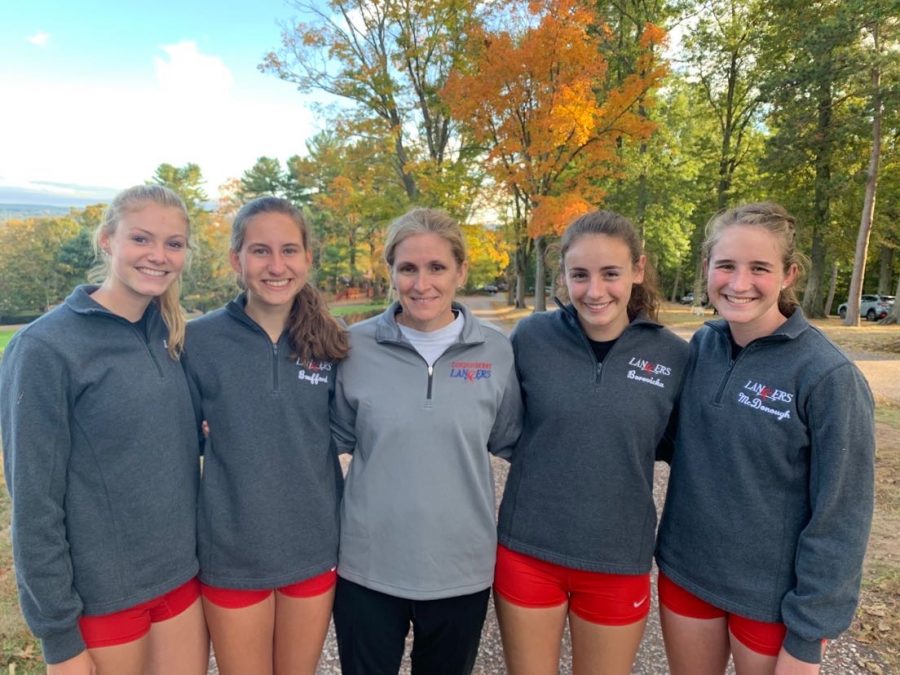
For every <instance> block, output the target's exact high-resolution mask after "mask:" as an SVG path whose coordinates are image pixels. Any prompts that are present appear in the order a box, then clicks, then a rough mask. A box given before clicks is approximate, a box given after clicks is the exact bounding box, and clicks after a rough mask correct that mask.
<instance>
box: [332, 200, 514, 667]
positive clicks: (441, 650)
mask: <svg viewBox="0 0 900 675" xmlns="http://www.w3.org/2000/svg"><path fill="white" fill-rule="evenodd" d="M384 257H385V261H386V262H387V264H388V267H389V268H390V275H391V282H392V284H393V287H394V290H395V292H396V294H397V298H398V299H397V301H396V302H394V303H393V304H392V305H391V306H390V307H388V309H387V310H386V311H385V312H384V313H383V314H381V315H379V316H377V317H375V318H373V319H369V320H368V321H364V322H362V323H358V324H356V325H354V326H352V327H351V328H350V346H351V350H350V356H349V357H348V358H347V359H345V360H344V361H343V362H341V364H340V366H339V368H338V379H337V389H336V391H335V399H334V407H333V410H332V429H333V433H334V438H335V441H336V443H337V446H338V450H339V451H341V452H348V453H352V454H353V461H352V462H351V463H350V472H349V474H348V476H347V484H346V487H345V491H344V499H343V502H342V505H341V547H340V563H339V565H338V585H337V594H336V597H335V609H334V620H335V628H336V629H337V638H338V647H339V650H340V658H341V668H342V671H343V672H344V673H345V674H347V675H353V674H369V673H396V672H397V671H398V670H399V668H400V663H401V658H402V656H403V648H404V640H405V638H406V635H407V633H408V632H409V628H410V624H412V627H413V632H414V636H415V637H414V642H413V649H412V669H413V672H414V673H421V674H428V675H440V674H441V673H446V674H447V675H452V674H460V675H462V674H465V673H470V672H471V671H472V667H473V665H474V663H475V657H476V655H477V653H478V645H479V641H480V638H481V627H482V624H483V623H484V618H485V613H486V610H487V603H488V594H489V592H490V586H491V580H492V579H493V574H494V553H495V549H496V531H495V525H494V489H493V488H494V486H493V477H492V474H491V465H490V454H489V453H493V454H497V455H500V456H503V457H508V456H509V455H508V453H509V450H510V448H511V446H512V445H513V444H514V443H515V440H516V438H517V437H518V434H519V425H520V419H519V418H520V407H521V401H520V399H519V385H518V381H517V380H516V375H515V369H514V366H513V358H512V350H511V348H510V345H509V342H508V340H507V339H506V338H505V337H504V336H503V335H502V334H500V333H499V332H498V331H496V330H494V329H493V328H490V327H488V326H487V325H485V324H483V323H481V322H480V321H479V320H478V319H476V318H475V317H474V316H472V314H471V313H470V312H469V310H468V309H466V307H465V306H464V305H461V304H459V303H458V302H456V301H455V295H456V290H457V289H458V288H460V287H461V286H462V285H463V284H464V283H465V278H466V271H467V267H468V263H467V262H466V251H465V244H464V241H463V237H462V232H461V231H460V228H459V226H458V225H457V223H456V222H455V221H454V220H453V219H452V218H450V217H449V216H447V215H446V214H444V213H442V212H440V211H435V210H432V209H414V210H412V211H410V212H409V213H407V214H405V215H403V216H401V217H400V218H398V219H397V220H395V221H394V222H393V223H392V224H391V226H390V229H389V230H388V235H387V241H386V242H385V253H384Z"/></svg>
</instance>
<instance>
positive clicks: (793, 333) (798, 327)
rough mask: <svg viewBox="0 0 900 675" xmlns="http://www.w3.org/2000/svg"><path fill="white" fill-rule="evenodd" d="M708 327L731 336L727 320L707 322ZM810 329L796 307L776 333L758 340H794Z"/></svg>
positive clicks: (801, 312)
mask: <svg viewBox="0 0 900 675" xmlns="http://www.w3.org/2000/svg"><path fill="white" fill-rule="evenodd" d="M706 325H707V326H709V327H710V328H712V329H713V330H714V331H716V332H717V333H720V334H722V335H724V336H725V337H726V338H727V337H729V336H730V335H731V330H730V329H729V328H728V322H727V321H725V319H716V320H714V321H707V322H706ZM809 327H810V324H809V321H808V320H807V318H806V316H805V315H804V314H803V310H802V309H800V308H799V307H796V308H795V309H794V313H793V314H791V315H790V316H789V317H788V319H787V321H785V322H784V323H783V324H781V325H780V326H779V327H778V328H777V329H776V330H775V332H774V333H770V334H769V335H764V336H763V337H760V338H756V340H767V341H768V340H772V341H775V340H794V339H795V338H798V337H800V336H801V335H802V334H803V333H804V332H805V331H806V330H807V329H808V328H809ZM756 340H753V341H752V342H756Z"/></svg>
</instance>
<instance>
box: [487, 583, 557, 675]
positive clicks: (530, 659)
mask: <svg viewBox="0 0 900 675" xmlns="http://www.w3.org/2000/svg"><path fill="white" fill-rule="evenodd" d="M494 606H495V607H496V609H497V620H498V621H499V623H500V636H501V637H502V639H503V658H504V660H505V661H506V669H507V670H508V671H509V674H510V675H545V674H549V675H556V673H558V672H559V651H560V644H561V643H562V635H563V630H565V627H566V613H567V612H568V605H567V604H566V603H563V604H561V605H558V606H557V607H547V608H543V607H540V608H532V607H519V606H518V605H514V604H512V603H511V602H508V601H506V600H504V599H503V598H502V597H501V596H500V595H498V594H496V593H495V594H494Z"/></svg>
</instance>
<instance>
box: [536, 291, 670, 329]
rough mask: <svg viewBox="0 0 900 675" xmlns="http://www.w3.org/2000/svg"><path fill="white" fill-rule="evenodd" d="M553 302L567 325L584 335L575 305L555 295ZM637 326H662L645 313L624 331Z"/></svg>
mask: <svg viewBox="0 0 900 675" xmlns="http://www.w3.org/2000/svg"><path fill="white" fill-rule="evenodd" d="M553 302H555V303H556V306H557V307H559V308H560V310H562V312H563V315H564V316H565V317H566V320H567V321H568V322H569V324H570V325H571V326H573V327H575V328H577V329H578V330H580V331H581V332H582V333H584V329H583V328H582V327H581V322H580V321H579V320H578V310H576V309H575V305H573V304H572V303H571V302H570V303H569V304H567V305H566V304H563V302H562V300H560V299H559V298H557V297H556V296H555V295H554V296H553ZM638 325H646V326H653V327H656V328H662V324H661V323H658V322H656V321H653V320H652V319H651V318H650V317H649V316H648V315H647V313H646V312H643V311H642V312H640V313H639V314H638V315H637V316H636V317H634V318H633V319H632V320H631V321H629V322H628V325H627V326H626V327H625V330H628V329H629V328H630V327H631V326H638Z"/></svg>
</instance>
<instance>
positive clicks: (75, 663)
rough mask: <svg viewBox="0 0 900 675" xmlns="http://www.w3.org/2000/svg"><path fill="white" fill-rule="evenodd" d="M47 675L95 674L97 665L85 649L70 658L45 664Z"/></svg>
mask: <svg viewBox="0 0 900 675" xmlns="http://www.w3.org/2000/svg"><path fill="white" fill-rule="evenodd" d="M47 675H97V666H95V665H94V660H93V659H92V658H91V655H90V654H89V653H88V650H87V649H85V650H84V651H83V652H81V653H80V654H78V655H77V656H73V657H72V658H71V659H67V660H65V661H61V662H60V663H51V664H48V665H47Z"/></svg>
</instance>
